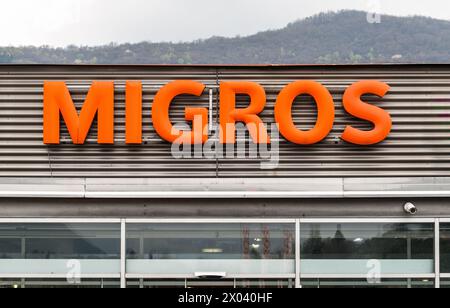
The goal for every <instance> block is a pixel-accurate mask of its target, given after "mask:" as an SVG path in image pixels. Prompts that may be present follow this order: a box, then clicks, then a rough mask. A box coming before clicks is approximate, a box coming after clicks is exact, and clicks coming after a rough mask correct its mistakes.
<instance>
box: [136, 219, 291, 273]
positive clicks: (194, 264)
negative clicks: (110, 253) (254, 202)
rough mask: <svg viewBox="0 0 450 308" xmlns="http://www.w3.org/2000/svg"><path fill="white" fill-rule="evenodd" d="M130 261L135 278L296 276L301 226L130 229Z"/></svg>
mask: <svg viewBox="0 0 450 308" xmlns="http://www.w3.org/2000/svg"><path fill="white" fill-rule="evenodd" d="M127 258H128V261H127V270H128V272H129V273H132V274H158V275H164V274H165V275H187V276H192V275H193V274H195V273H197V272H207V273H210V272H213V273H217V272H220V273H222V274H223V275H224V276H228V275H232V274H240V275H249V276H251V275H255V274H267V275H271V274H278V275H279V274H282V275H283V274H292V273H295V225H294V224H201V223H198V224H127ZM223 278H225V277H223Z"/></svg>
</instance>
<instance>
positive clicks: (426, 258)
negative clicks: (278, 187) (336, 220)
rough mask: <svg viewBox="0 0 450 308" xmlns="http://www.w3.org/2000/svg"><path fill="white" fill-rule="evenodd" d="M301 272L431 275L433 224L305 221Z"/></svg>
mask: <svg viewBox="0 0 450 308" xmlns="http://www.w3.org/2000/svg"><path fill="white" fill-rule="evenodd" d="M301 258H302V273H306V274H367V275H374V276H376V275H378V274H429V273H433V272H434V224H395V223H394V224H302V226H301Z"/></svg>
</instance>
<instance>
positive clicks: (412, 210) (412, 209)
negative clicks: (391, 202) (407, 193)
mask: <svg viewBox="0 0 450 308" xmlns="http://www.w3.org/2000/svg"><path fill="white" fill-rule="evenodd" d="M403 209H404V210H405V213H407V214H410V215H416V214H417V212H418V211H419V210H418V209H417V207H416V206H415V205H414V204H412V203H411V202H408V203H406V204H405V206H404V207H403Z"/></svg>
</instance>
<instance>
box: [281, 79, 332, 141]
mask: <svg viewBox="0 0 450 308" xmlns="http://www.w3.org/2000/svg"><path fill="white" fill-rule="evenodd" d="M303 94H308V95H311V96H312V97H313V98H314V100H315V101H316V104H317V109H318V114H317V122H316V125H315V127H314V128H313V129H311V130H309V131H302V130H300V129H298V128H297V127H296V126H295V124H294V121H293V119H292V105H293V104H294V101H295V99H296V98H297V97H298V96H300V95H303ZM334 117H335V109H334V102H333V97H332V96H331V94H330V92H329V91H328V90H327V89H326V88H325V87H324V86H323V85H321V84H320V83H318V82H315V81H308V80H305V81H297V82H293V83H291V84H289V85H288V86H286V87H285V88H284V89H283V90H282V91H281V92H280V94H279V95H278V98H277V102H276V104H275V120H276V122H277V123H278V128H279V130H280V133H281V135H283V137H284V138H286V139H287V140H288V141H290V142H292V143H295V144H302V145H311V144H315V143H318V142H320V141H322V140H323V139H325V138H326V137H327V136H328V134H329V133H330V132H331V130H332V129H333V125H334Z"/></svg>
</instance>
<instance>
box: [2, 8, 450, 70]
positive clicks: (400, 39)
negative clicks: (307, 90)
mask: <svg viewBox="0 0 450 308" xmlns="http://www.w3.org/2000/svg"><path fill="white" fill-rule="evenodd" d="M386 62H402V63H405V62H406V63H410V62H415V63H448V62H450V22H449V21H442V20H436V19H432V18H425V17H393V16H382V17H381V23H378V24H377V23H369V22H368V20H367V13H365V12H359V11H342V12H339V13H326V14H325V13H324V14H320V15H316V16H314V17H311V18H307V19H304V20H301V21H297V22H294V23H291V24H289V25H288V26H287V27H286V28H284V29H281V30H275V31H266V32H260V33H258V34H255V35H252V36H247V37H236V38H223V37H213V38H210V39H207V40H199V41H195V42H192V43H149V42H143V43H138V44H122V45H117V44H110V45H107V46H99V47H76V46H69V47H67V48H49V47H19V48H14V47H4V48H0V63H60V64H71V63H80V64H82V63H83V64H254V63H259V64H265V63H273V64H305V63H309V64H315V63H324V64H330V63H333V64H337V63H386Z"/></svg>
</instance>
